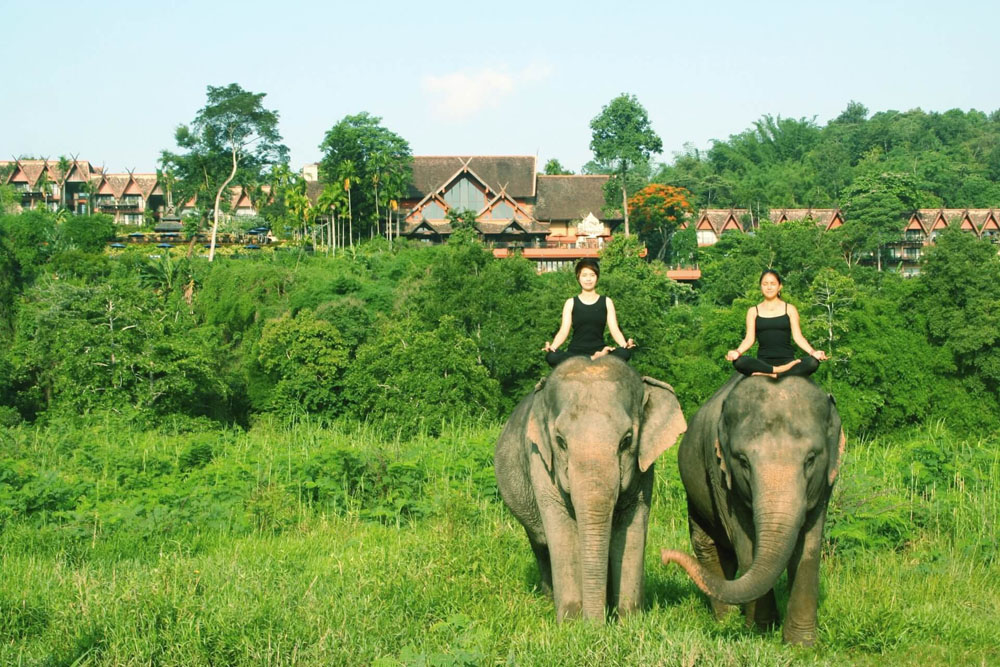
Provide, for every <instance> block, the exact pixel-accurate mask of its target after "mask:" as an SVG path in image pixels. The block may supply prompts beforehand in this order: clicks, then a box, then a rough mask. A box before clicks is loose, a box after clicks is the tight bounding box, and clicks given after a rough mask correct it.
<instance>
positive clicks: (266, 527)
mask: <svg viewBox="0 0 1000 667" xmlns="http://www.w3.org/2000/svg"><path fill="white" fill-rule="evenodd" d="M498 432H499V426H498V425H493V426H486V427H463V426H456V427H454V428H452V429H449V430H448V431H446V433H447V435H445V436H442V437H440V438H428V437H418V438H415V439H413V440H411V441H406V442H400V441H398V440H394V439H391V438H383V437H382V436H381V435H380V434H379V429H378V428H377V427H375V426H368V427H356V428H347V427H338V426H336V425H333V426H324V425H318V424H309V423H299V424H295V425H278V424H270V423H261V424H258V425H257V426H255V427H254V428H252V429H250V430H249V431H242V430H239V429H218V428H212V427H210V426H208V425H205V424H199V423H188V422H184V423H175V424H165V425H163V426H162V427H161V428H160V429H159V430H157V431H136V430H133V429H130V428H128V427H127V426H126V425H122V424H118V423H114V422H110V421H109V422H100V421H97V422H92V423H88V424H87V425H81V424H76V425H54V426H51V427H49V428H47V429H44V430H43V429H30V428H26V427H25V428H19V429H10V430H7V431H0V525H2V531H3V532H2V533H0V568H2V570H0V571H2V575H3V576H2V578H0V664H3V665H18V664H25V665H34V664H51V665H74V664H75V665H88V664H115V665H117V664H157V665H167V664H183V665H209V664H212V665H219V664H253V665H261V664H348V665H356V664H380V665H397V664H407V665H481V664H525V665H532V664H555V665H578V664H610V665H617V664H627V663H628V664H668V665H674V664H678V665H688V664H699V665H703V664H704V665H714V664H719V665H783V664H862V665H864V664H886V663H890V664H921V665H937V664H963V665H964V664H1000V629H998V628H1000V583H998V579H1000V559H998V546H997V540H998V537H1000V535H998V523H1000V455H998V451H1000V450H998V445H1000V443H998V442H997V440H996V439H992V440H976V439H971V440H970V439H957V438H953V437H951V435H950V434H949V433H948V431H947V430H946V429H945V428H944V427H942V426H940V425H937V426H931V427H928V428H925V429H922V430H919V431H914V432H910V433H906V434H899V435H897V436H896V437H894V438H891V439H879V440H872V441H866V442H849V448H848V455H847V458H846V461H845V464H844V466H843V468H842V473H841V478H840V481H839V483H838V487H837V491H836V495H835V499H834V501H833V504H832V507H831V521H830V529H829V531H828V537H829V540H828V546H827V552H826V556H825V559H824V563H823V566H822V570H821V581H822V584H821V585H822V597H821V601H820V608H819V627H820V642H819V644H818V645H817V647H816V648H813V649H798V648H792V647H788V646H785V645H783V644H782V643H781V640H780V630H776V631H772V632H768V633H758V632H755V631H752V630H749V629H746V628H745V627H744V625H743V623H742V619H741V618H740V617H739V616H738V615H733V616H730V617H729V618H728V619H726V620H725V621H724V622H722V623H717V622H715V621H714V620H713V619H712V617H711V614H710V613H709V609H708V606H707V604H706V601H705V598H704V597H703V596H702V595H701V593H700V592H699V591H698V590H697V589H696V588H695V587H694V585H693V584H692V583H691V582H690V581H689V580H688V579H687V578H686V576H685V575H683V574H682V572H681V571H680V570H679V569H677V568H672V569H666V568H663V567H662V566H661V565H660V564H659V562H658V557H657V554H658V552H659V548H660V547H674V548H683V549H685V550H688V551H690V545H689V544H688V542H687V529H686V522H685V520H684V510H683V507H684V505H683V492H682V490H681V487H680V483H679V481H678V479H677V473H676V450H671V451H670V452H668V453H667V454H666V455H665V456H664V457H663V458H662V459H661V460H660V462H659V463H658V464H657V468H658V478H657V493H656V497H655V502H654V508H653V516H652V520H651V527H650V539H649V545H650V548H649V549H648V552H647V569H646V571H647V584H646V592H647V601H646V603H647V609H646V611H645V613H642V614H639V615H636V616H633V617H630V618H627V619H625V620H622V621H619V622H612V623H609V624H608V625H606V626H594V625H590V624H586V623H582V622H575V623H567V624H564V625H562V626H557V625H556V624H555V620H554V616H555V615H554V611H553V608H552V603H551V601H550V600H548V599H547V598H545V597H544V596H543V595H541V594H540V593H539V592H538V590H537V588H536V585H537V582H538V575H537V573H536V572H535V569H534V561H533V558H532V556H531V553H530V550H529V548H528V544H527V540H526V539H525V537H524V534H523V532H522V530H521V528H520V526H519V525H518V524H517V523H516V522H515V521H514V520H513V519H512V518H511V516H510V514H509V513H508V512H507V510H506V509H505V508H504V507H503V505H502V503H501V502H500V501H499V500H498V498H497V497H496V492H495V487H494V485H493V481H492V479H493V473H492V461H491V459H492V445H493V441H494V439H495V437H496V435H497V434H498ZM783 595H784V589H783V581H782V582H781V583H779V607H782V608H783V604H784V600H783Z"/></svg>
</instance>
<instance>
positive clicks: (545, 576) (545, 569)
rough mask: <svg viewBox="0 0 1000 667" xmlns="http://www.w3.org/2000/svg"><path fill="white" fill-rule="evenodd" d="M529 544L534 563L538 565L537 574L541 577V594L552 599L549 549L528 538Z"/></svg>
mask: <svg viewBox="0 0 1000 667" xmlns="http://www.w3.org/2000/svg"><path fill="white" fill-rule="evenodd" d="M528 542H529V543H530V544H531V551H532V552H534V554H535V562H537V563H538V573H539V574H540V575H541V578H542V581H541V584H542V592H543V593H545V594H546V595H548V596H549V597H552V559H551V558H549V547H548V546H546V545H545V544H542V543H541V542H536V541H535V540H534V539H532V538H531V536H530V535H529V536H528Z"/></svg>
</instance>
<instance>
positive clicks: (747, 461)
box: [737, 454, 750, 470]
mask: <svg viewBox="0 0 1000 667" xmlns="http://www.w3.org/2000/svg"><path fill="white" fill-rule="evenodd" d="M737 460H738V461H739V462H740V465H741V466H743V467H744V468H745V469H747V470H749V469H750V459H748V458H747V457H746V454H740V455H739V456H738V457H737Z"/></svg>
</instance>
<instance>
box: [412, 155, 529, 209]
mask: <svg viewBox="0 0 1000 667" xmlns="http://www.w3.org/2000/svg"><path fill="white" fill-rule="evenodd" d="M466 170H468V171H471V172H473V173H474V174H475V175H476V176H477V177H478V178H479V179H480V180H481V181H482V182H483V183H484V184H485V185H486V186H487V187H488V188H489V189H490V190H491V191H492V193H497V192H500V191H501V190H506V192H507V194H509V195H510V196H511V197H516V198H518V199H522V198H527V197H533V196H535V157H534V156H532V155H513V156H509V155H488V156H485V155H483V156H475V155H471V156H470V155H465V156H456V155H448V156H428V155H420V156H416V157H414V158H413V176H412V179H411V181H410V185H409V191H408V192H407V198H408V199H423V198H424V197H426V196H427V195H428V194H431V193H434V192H438V191H439V190H441V189H443V188H444V187H445V186H446V185H448V184H449V183H451V181H452V180H454V178H455V176H456V175H457V174H459V173H462V172H464V171H466Z"/></svg>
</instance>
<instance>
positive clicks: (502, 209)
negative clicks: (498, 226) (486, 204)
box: [490, 201, 514, 220]
mask: <svg viewBox="0 0 1000 667" xmlns="http://www.w3.org/2000/svg"><path fill="white" fill-rule="evenodd" d="M490 217H491V218H493V219H494V220H510V219H511V218H513V217H514V208H513V207H512V206H511V205H510V204H508V203H507V202H505V201H502V202H500V203H499V204H497V205H496V206H494V207H493V211H492V212H491V213H490Z"/></svg>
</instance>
